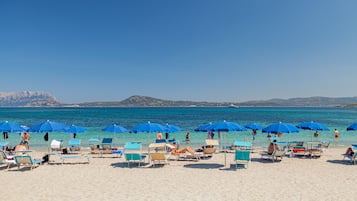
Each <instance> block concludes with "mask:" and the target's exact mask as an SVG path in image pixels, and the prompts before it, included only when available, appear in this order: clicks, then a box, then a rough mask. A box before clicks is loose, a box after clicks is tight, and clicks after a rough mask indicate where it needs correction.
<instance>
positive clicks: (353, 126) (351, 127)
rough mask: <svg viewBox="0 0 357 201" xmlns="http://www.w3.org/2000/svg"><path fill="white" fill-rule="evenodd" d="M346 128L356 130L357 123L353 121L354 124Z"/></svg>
mask: <svg viewBox="0 0 357 201" xmlns="http://www.w3.org/2000/svg"><path fill="white" fill-rule="evenodd" d="M346 130H347V131H355V130H357V123H353V124H352V125H350V126H349V127H347V129H346Z"/></svg>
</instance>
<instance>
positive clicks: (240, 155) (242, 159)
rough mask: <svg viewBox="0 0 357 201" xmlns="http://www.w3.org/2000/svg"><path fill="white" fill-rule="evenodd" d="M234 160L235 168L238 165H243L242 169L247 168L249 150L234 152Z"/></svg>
mask: <svg viewBox="0 0 357 201" xmlns="http://www.w3.org/2000/svg"><path fill="white" fill-rule="evenodd" d="M234 160H235V162H236V168H237V167H238V164H243V165H244V167H245V168H247V167H248V163H249V162H250V150H236V151H235V155H234Z"/></svg>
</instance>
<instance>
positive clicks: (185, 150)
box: [171, 147, 195, 154]
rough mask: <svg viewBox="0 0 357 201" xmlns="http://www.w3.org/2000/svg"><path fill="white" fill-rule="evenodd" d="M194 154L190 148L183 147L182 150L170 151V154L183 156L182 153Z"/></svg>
mask: <svg viewBox="0 0 357 201" xmlns="http://www.w3.org/2000/svg"><path fill="white" fill-rule="evenodd" d="M186 152H188V153H191V154H195V152H194V151H193V150H192V149H191V148H190V147H185V148H184V149H178V150H171V154H184V153H186Z"/></svg>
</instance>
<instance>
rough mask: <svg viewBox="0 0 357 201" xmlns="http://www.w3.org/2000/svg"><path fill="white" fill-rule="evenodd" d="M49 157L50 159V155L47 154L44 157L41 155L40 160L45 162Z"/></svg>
mask: <svg viewBox="0 0 357 201" xmlns="http://www.w3.org/2000/svg"><path fill="white" fill-rule="evenodd" d="M49 159H50V157H49V156H48V154H46V155H45V156H44V157H42V162H43V163H46V162H48V161H49Z"/></svg>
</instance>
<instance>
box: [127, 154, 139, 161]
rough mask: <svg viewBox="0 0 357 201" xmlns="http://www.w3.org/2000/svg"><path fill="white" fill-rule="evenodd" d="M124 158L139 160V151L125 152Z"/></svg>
mask: <svg viewBox="0 0 357 201" xmlns="http://www.w3.org/2000/svg"><path fill="white" fill-rule="evenodd" d="M125 159H126V160H127V161H140V160H141V155H140V154H139V153H126V154H125Z"/></svg>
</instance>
